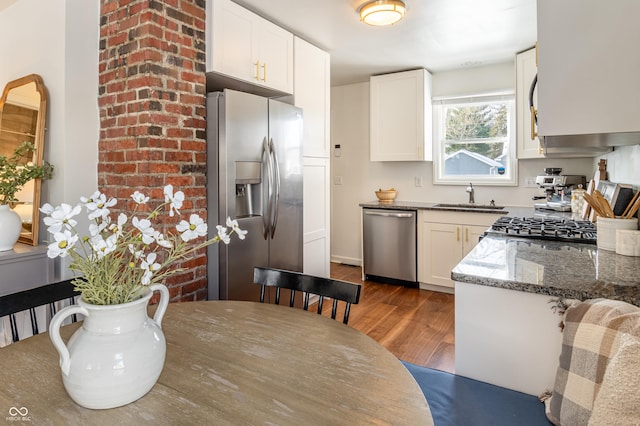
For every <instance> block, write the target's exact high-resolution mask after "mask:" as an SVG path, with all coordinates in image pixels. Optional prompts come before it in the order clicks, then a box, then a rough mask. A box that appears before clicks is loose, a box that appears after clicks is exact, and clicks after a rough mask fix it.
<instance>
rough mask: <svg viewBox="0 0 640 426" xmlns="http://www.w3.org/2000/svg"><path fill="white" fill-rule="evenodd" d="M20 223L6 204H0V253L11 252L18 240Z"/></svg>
mask: <svg viewBox="0 0 640 426" xmlns="http://www.w3.org/2000/svg"><path fill="white" fill-rule="evenodd" d="M21 230H22V221H21V220H20V216H19V215H18V213H16V212H14V211H13V210H11V208H10V207H9V205H8V204H0V251H7V250H13V246H14V245H15V244H16V242H17V241H18V238H20V231H21Z"/></svg>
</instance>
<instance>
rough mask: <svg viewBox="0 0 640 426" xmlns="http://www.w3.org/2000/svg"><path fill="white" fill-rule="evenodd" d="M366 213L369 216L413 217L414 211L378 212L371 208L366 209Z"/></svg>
mask: <svg viewBox="0 0 640 426" xmlns="http://www.w3.org/2000/svg"><path fill="white" fill-rule="evenodd" d="M364 214H366V215H369V216H384V217H413V213H390V212H376V211H371V210H365V211H364Z"/></svg>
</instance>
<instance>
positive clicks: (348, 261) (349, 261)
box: [331, 256, 362, 266]
mask: <svg viewBox="0 0 640 426" xmlns="http://www.w3.org/2000/svg"><path fill="white" fill-rule="evenodd" d="M331 261H332V262H335V263H344V264H345V265H351V266H362V259H356V258H354V257H343V256H331Z"/></svg>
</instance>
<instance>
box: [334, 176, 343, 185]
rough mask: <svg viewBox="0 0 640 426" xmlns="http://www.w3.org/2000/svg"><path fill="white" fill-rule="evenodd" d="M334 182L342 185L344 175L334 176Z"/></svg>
mask: <svg viewBox="0 0 640 426" xmlns="http://www.w3.org/2000/svg"><path fill="white" fill-rule="evenodd" d="M333 183H334V185H342V176H334V177H333Z"/></svg>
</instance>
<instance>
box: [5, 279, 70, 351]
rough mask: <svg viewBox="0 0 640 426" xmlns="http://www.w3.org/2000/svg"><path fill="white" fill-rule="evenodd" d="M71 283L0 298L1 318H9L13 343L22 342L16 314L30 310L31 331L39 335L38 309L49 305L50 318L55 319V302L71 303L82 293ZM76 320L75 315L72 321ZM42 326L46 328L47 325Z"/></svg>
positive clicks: (48, 286) (64, 282) (63, 282)
mask: <svg viewBox="0 0 640 426" xmlns="http://www.w3.org/2000/svg"><path fill="white" fill-rule="evenodd" d="M71 281H73V279H69V280H65V281H60V282H57V283H53V284H48V285H44V286H41V287H36V288H32V289H30V290H25V291H20V292H18V293H13V294H7V295H5V296H1V297H0V318H3V317H5V316H9V322H10V324H11V337H12V339H13V340H12V341H13V343H15V342H17V341H19V340H20V336H19V335H18V325H17V322H16V317H15V314H16V313H18V312H22V311H26V310H28V311H29V316H30V317H31V329H32V331H33V334H34V335H36V334H38V333H39V331H40V327H38V320H37V317H36V308H37V307H40V306H47V305H48V306H49V313H50V316H51V317H53V316H54V315H55V314H56V303H55V302H57V301H60V300H64V299H70V301H71V302H73V298H74V297H75V296H78V295H79V294H80V293H79V292H77V291H75V290H74V285H73V284H72V283H71ZM76 320H77V318H76V317H75V315H74V316H73V317H72V321H73V322H75V321H76ZM42 326H44V327H46V326H45V325H42Z"/></svg>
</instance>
